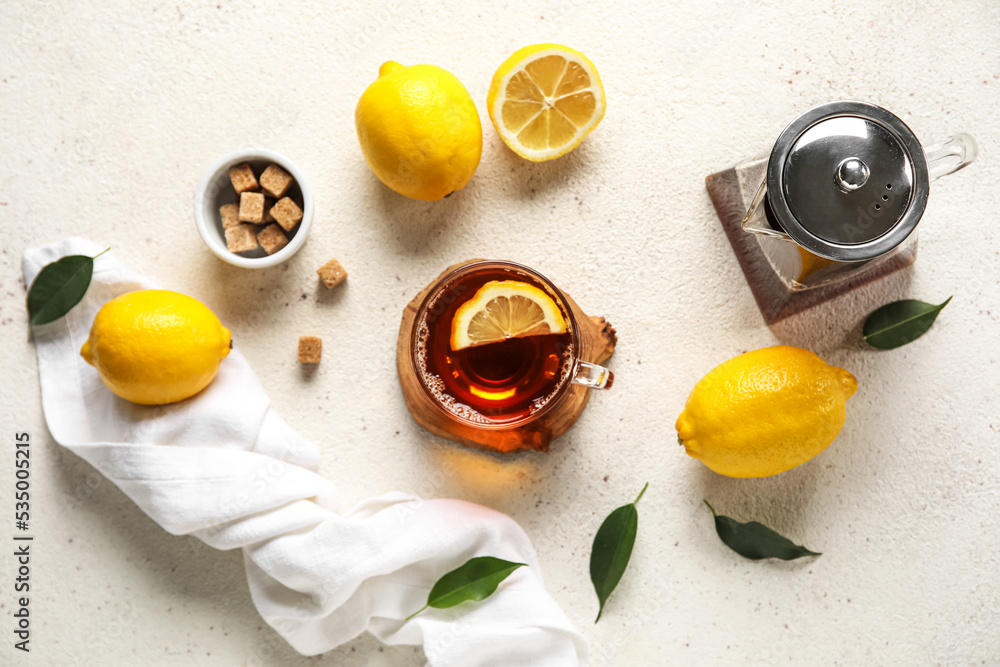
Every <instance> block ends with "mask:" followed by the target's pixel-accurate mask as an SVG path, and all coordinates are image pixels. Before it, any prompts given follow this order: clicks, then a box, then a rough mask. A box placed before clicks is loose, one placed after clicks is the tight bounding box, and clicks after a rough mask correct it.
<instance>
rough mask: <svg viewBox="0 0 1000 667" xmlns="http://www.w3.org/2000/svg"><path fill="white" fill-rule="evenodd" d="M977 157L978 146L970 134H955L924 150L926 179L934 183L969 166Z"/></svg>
mask: <svg viewBox="0 0 1000 667" xmlns="http://www.w3.org/2000/svg"><path fill="white" fill-rule="evenodd" d="M978 155H979V145H978V144H977V143H976V140H975V138H973V136H972V135H970V134H965V133H962V134H956V135H954V136H952V137H948V138H947V139H945V140H944V141H942V142H941V143H939V144H934V145H933V146H929V147H927V148H925V149H924V157H926V158H927V178H929V179H930V180H932V181H936V180H937V179H939V178H941V177H942V176H947V175H948V174H951V173H953V172H956V171H958V170H959V169H961V168H962V167H965V166H966V165H969V164H971V163H972V162H974V161H975V160H976V157H977V156H978Z"/></svg>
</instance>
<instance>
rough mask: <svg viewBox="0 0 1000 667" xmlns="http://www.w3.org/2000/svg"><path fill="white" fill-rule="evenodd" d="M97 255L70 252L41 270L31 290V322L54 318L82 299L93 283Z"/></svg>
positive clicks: (29, 294) (41, 322)
mask: <svg viewBox="0 0 1000 667" xmlns="http://www.w3.org/2000/svg"><path fill="white" fill-rule="evenodd" d="M104 252H107V250H105V251H104ZM104 252H102V253H101V255H103V254H104ZM101 255H97V257H100V256H101ZM97 257H87V256H85V255H67V256H66V257H63V258H62V259H59V260H57V261H55V262H52V263H51V264H47V265H46V266H45V267H44V268H43V269H42V270H41V271H39V272H38V275H37V276H35V280H34V281H33V282H32V283H31V288H30V289H29V290H28V300H27V305H28V322H29V323H30V324H32V325H37V324H48V323H49V322H55V321H56V320H58V319H59V318H60V317H62V316H63V315H65V314H66V313H68V312H69V311H70V310H71V309H72V308H73V306H75V305H76V304H78V303H80V299H82V298H83V295H84V294H86V293H87V288H88V287H90V279H91V277H92V276H93V275H94V260H95V259H97Z"/></svg>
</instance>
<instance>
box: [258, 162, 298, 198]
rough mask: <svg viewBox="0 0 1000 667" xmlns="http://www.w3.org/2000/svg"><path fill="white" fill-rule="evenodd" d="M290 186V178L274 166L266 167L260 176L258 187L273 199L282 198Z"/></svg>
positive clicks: (286, 173)
mask: <svg viewBox="0 0 1000 667" xmlns="http://www.w3.org/2000/svg"><path fill="white" fill-rule="evenodd" d="M291 184H292V177H291V176H289V175H288V172H286V171H285V170H284V169H282V168H281V167H279V166H278V165H276V164H272V165H268V167H267V169H265V170H264V173H263V174H261V175H260V187H261V188H263V189H264V192H265V193H267V194H269V195H270V196H272V197H274V198H275V199H281V198H282V197H284V196H285V193H286V192H288V188H289V186H291Z"/></svg>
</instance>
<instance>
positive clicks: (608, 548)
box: [590, 482, 649, 623]
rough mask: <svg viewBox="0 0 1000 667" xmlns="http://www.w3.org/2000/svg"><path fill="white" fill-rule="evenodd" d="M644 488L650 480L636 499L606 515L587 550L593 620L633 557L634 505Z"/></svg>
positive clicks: (600, 611) (637, 525)
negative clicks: (596, 604)
mask: <svg viewBox="0 0 1000 667" xmlns="http://www.w3.org/2000/svg"><path fill="white" fill-rule="evenodd" d="M647 487H649V482H646V485H645V486H643V487H642V491H640V492H639V496H638V498H636V499H635V500H634V501H632V502H631V503H629V504H628V505H622V506H621V507H619V508H618V509H616V510H615V511H613V512H612V513H611V514H609V515H608V518H607V519H605V520H604V523H602V524H601V527H600V528H598V529H597V535H595V536H594V546H593V548H592V550H591V552H590V581H591V582H593V584H594V591H595V592H596V593H597V599H598V601H599V602H600V608H599V609H598V611H597V618H596V619H594V623H597V621H599V620H601V614H602V613H604V603H605V602H607V601H608V598H609V597H610V596H611V593H612V592H613V591H614V590H615V587H617V586H618V582H619V581H621V579H622V575H623V574H625V568H626V567H628V561H629V559H630V558H631V557H632V547H633V546H634V545H635V534H636V531H637V530H638V529H639V511H638V510H637V509H636V507H635V505H636V503H638V502H639V498H642V494H644V493H646V488H647Z"/></svg>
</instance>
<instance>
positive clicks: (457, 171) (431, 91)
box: [354, 61, 483, 201]
mask: <svg viewBox="0 0 1000 667" xmlns="http://www.w3.org/2000/svg"><path fill="white" fill-rule="evenodd" d="M354 121H355V127H356V129H357V133H358V142H359V143H360V144H361V152H362V153H363V154H364V156H365V161H366V162H367V163H368V166H369V167H370V168H371V170H372V172H373V173H374V174H375V176H376V177H377V178H378V179H379V180H380V181H382V183H384V184H385V185H386V186H388V187H389V188H391V189H392V190H394V191H396V192H398V193H399V194H401V195H405V196H407V197H410V198H412V199H420V200H423V201H436V200H439V199H443V198H444V197H446V196H448V195H450V194H451V193H453V192H455V191H457V190H461V189H462V188H463V187H465V185H466V184H467V183H468V182H469V180H470V179H471V178H472V176H473V174H475V173H476V168H477V167H478V166H479V159H480V157H481V156H482V152H483V128H482V124H481V123H480V120H479V112H478V111H476V105H475V103H474V102H473V101H472V97H471V96H470V95H469V93H468V91H467V90H466V89H465V87H464V86H463V85H462V83H461V82H460V81H459V80H458V79H457V78H456V77H455V76H454V75H453V74H451V73H450V72H448V71H447V70H444V69H442V68H440V67H437V66H435V65H411V66H409V67H404V66H402V65H400V64H399V63H396V62H391V61H390V62H387V63H385V64H384V65H382V67H381V69H379V77H378V79H376V80H375V81H374V82H373V83H372V84H371V85H370V86H368V88H367V90H365V92H364V93H363V94H362V95H361V99H360V100H359V101H358V106H357V108H356V109H355V111H354Z"/></svg>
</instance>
